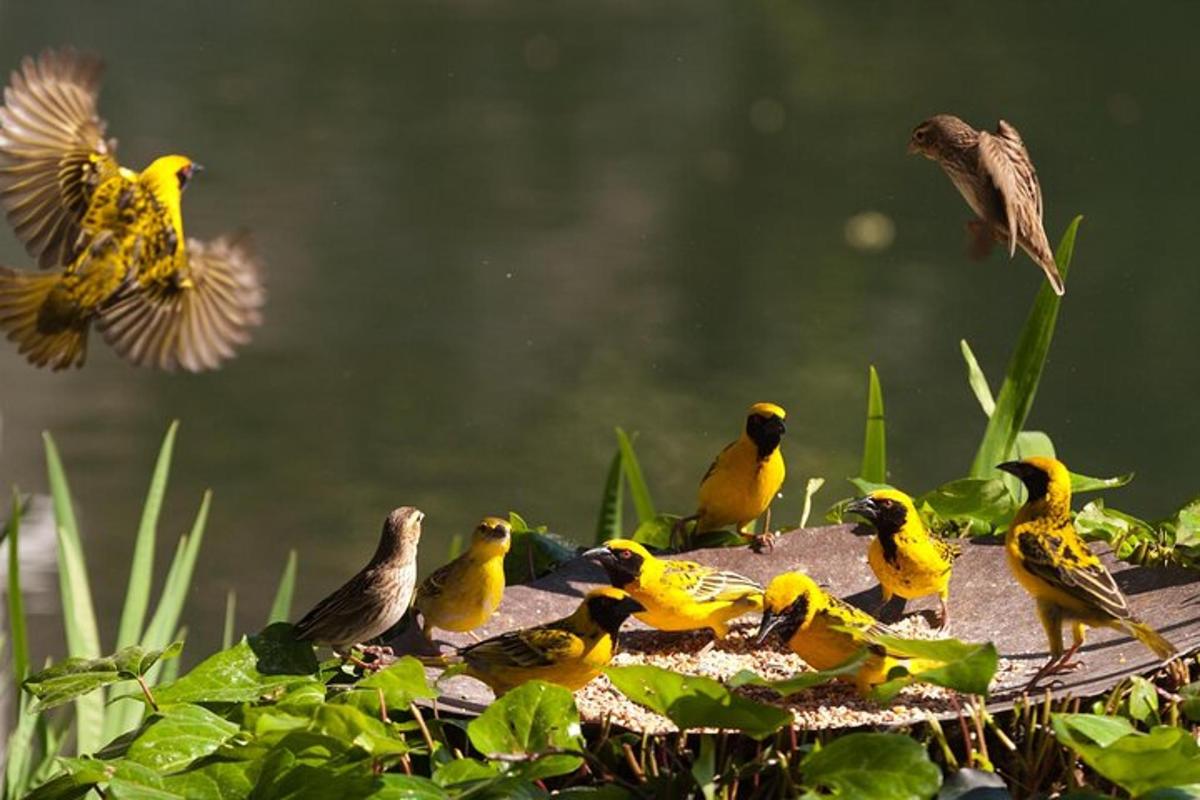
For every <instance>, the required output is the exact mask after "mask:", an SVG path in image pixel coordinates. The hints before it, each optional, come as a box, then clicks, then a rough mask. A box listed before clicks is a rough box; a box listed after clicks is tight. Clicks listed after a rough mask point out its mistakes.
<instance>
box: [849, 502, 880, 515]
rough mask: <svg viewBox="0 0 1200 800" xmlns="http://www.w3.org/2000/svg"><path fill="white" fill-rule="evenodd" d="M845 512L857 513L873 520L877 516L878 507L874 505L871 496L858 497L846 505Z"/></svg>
mask: <svg viewBox="0 0 1200 800" xmlns="http://www.w3.org/2000/svg"><path fill="white" fill-rule="evenodd" d="M846 512H847V513H849V514H858V515H859V516H860V517H863V518H864V519H869V520H873V519H875V517H876V516H878V512H879V507H878V506H876V505H875V501H874V500H873V499H872V498H871V497H860V498H858V499H857V500H852V501H851V502H850V503H849V504H848V505H847V506H846Z"/></svg>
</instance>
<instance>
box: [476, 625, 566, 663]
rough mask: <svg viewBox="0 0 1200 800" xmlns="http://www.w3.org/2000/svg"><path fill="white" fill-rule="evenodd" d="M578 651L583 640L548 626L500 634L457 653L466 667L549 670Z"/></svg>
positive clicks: (555, 626)
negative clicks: (470, 665) (467, 665)
mask: <svg viewBox="0 0 1200 800" xmlns="http://www.w3.org/2000/svg"><path fill="white" fill-rule="evenodd" d="M582 652H583V641H582V640H581V639H580V638H579V637H578V636H576V635H575V634H574V633H572V632H571V631H569V630H567V629H566V628H563V627H559V626H557V625H553V624H551V625H541V626H538V627H536V628H528V629H526V630H519V631H509V632H508V633H502V634H500V635H499V636H494V637H492V638H491V639H485V640H484V641H482V642H480V643H479V644H473V645H470V646H468V647H465V648H463V649H462V650H460V651H459V654H460V655H461V656H462V657H463V659H465V660H466V661H467V663H468V664H470V663H475V664H479V665H483V666H484V667H485V668H486V667H487V666H491V667H500V668H503V667H549V666H552V665H554V664H557V663H559V662H560V661H562V660H564V659H567V658H572V657H578V656H579V655H580V654H581V653H582Z"/></svg>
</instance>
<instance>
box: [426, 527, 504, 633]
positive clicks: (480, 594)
mask: <svg viewBox="0 0 1200 800" xmlns="http://www.w3.org/2000/svg"><path fill="white" fill-rule="evenodd" d="M511 546H512V526H511V525H509V524H508V522H507V521H506V520H503V519H500V518H499V517H484V518H483V521H482V522H480V523H479V526H478V527H476V528H475V533H474V534H473V535H472V539H471V546H470V547H469V548H467V551H466V552H465V553H463V554H462V555H460V556H459V557H458V558H456V559H454V560H453V561H451V562H450V563H449V564H445V565H443V566H441V567H439V568H438V569H437V570H436V571H435V572H434V573H433V574H432V575H430V576H429V577H428V578H426V579H425V580H424V581H423V582H422V583H421V585H420V586H419V587H418V588H417V596H416V599H415V600H413V606H414V607H415V608H416V609H417V611H419V612H420V613H421V633H423V634H425V638H426V639H429V640H432V639H433V629H434V628H441V629H442V630H447V631H455V632H456V633H469V632H470V631H473V630H474V629H475V628H478V627H479V626H480V625H482V624H483V623H485V622H487V621H488V620H489V619H491V616H492V614H494V613H496V609H497V608H499V606H500V599H501V598H502V597H504V556H505V554H507V553H508V549H509V547H511Z"/></svg>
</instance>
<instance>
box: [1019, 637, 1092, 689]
mask: <svg viewBox="0 0 1200 800" xmlns="http://www.w3.org/2000/svg"><path fill="white" fill-rule="evenodd" d="M1078 647H1079V645H1075V646H1074V647H1072V648H1071V649H1070V650H1068V651H1067V652H1065V653H1063V654H1062V655H1061V656H1058V657H1057V658H1055V657H1053V656H1052V657H1051V658H1050V660H1049V661H1047V662H1046V663H1045V664H1044V665H1042V668H1041V669H1039V670H1038V671H1037V674H1036V675H1034V676H1033V678H1032V679H1030V681H1029V683H1027V684H1025V692H1026V693H1027V694H1028V693H1029V692H1032V691H1033V690H1034V689H1035V688H1036V687H1037V685H1038V683H1039V682H1041V680H1042V679H1043V678H1048V677H1050V676H1051V675H1062V674H1065V673H1067V672H1074V671H1075V670H1077V669H1079V668H1080V667H1082V666H1083V661H1080V660H1074V661H1073V660H1072V658H1073V657H1074V656H1075V651H1076V649H1078Z"/></svg>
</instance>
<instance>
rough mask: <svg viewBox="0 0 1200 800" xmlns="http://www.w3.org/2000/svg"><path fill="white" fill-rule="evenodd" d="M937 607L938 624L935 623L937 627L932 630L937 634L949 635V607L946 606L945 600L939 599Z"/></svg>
mask: <svg viewBox="0 0 1200 800" xmlns="http://www.w3.org/2000/svg"><path fill="white" fill-rule="evenodd" d="M939 605H940V609H939V610H940V613H939V614H938V622H937V626H936V627H935V628H934V630H935V631H938V632H939V633H949V632H950V608H949V606H947V605H946V599H945V598H942V599H941V601H940V604H939Z"/></svg>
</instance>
